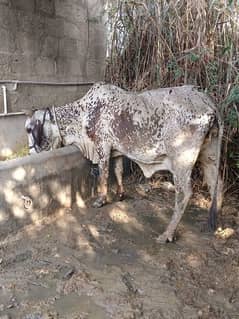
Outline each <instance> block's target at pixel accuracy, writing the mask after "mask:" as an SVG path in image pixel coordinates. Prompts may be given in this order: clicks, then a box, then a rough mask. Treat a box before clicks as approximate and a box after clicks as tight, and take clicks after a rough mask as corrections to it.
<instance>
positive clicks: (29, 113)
mask: <svg viewBox="0 0 239 319" xmlns="http://www.w3.org/2000/svg"><path fill="white" fill-rule="evenodd" d="M22 112H23V113H24V114H25V115H26V116H28V117H32V115H33V113H34V110H27V109H22Z"/></svg>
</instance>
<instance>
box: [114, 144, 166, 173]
mask: <svg viewBox="0 0 239 319" xmlns="http://www.w3.org/2000/svg"><path fill="white" fill-rule="evenodd" d="M119 154H121V155H125V156H126V157H128V158H129V159H131V160H132V161H134V162H135V163H137V164H138V165H139V167H140V168H141V169H142V171H143V173H144V175H145V177H151V176H152V175H153V174H154V173H155V172H157V171H160V170H168V171H171V172H172V164H171V161H170V159H169V158H168V157H167V155H166V150H165V147H164V144H160V143H158V144H156V146H154V147H149V146H148V145H140V146H138V147H137V146H135V145H131V146H125V145H120V146H118V147H117V149H115V150H114V151H113V156H117V155H119Z"/></svg>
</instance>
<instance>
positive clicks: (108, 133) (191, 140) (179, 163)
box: [25, 83, 222, 242]
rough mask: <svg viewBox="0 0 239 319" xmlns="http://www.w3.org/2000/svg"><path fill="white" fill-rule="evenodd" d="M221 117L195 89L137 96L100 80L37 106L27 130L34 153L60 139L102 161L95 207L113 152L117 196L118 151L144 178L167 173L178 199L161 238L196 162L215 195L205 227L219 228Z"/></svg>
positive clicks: (167, 237) (178, 212) (167, 235)
mask: <svg viewBox="0 0 239 319" xmlns="http://www.w3.org/2000/svg"><path fill="white" fill-rule="evenodd" d="M219 122H220V120H219V118H218V115H217V110H216V107H215V105H214V104H213V103H212V101H211V100H210V98H209V97H208V96H207V95H205V94H204V93H201V92H199V91H198V90H196V89H195V88H194V87H193V86H181V87H173V88H162V89H155V90H150V91H144V92H142V93H135V92H128V91H125V90H122V89H120V88H118V87H116V86H114V85H111V84H104V83H97V84H95V85H94V86H93V87H92V88H91V89H90V90H89V92H88V93H87V94H86V95H85V96H84V97H83V98H81V99H79V100H77V101H75V102H73V103H70V104H66V105H64V106H60V107H53V108H51V109H46V110H38V111H35V112H34V114H33V115H32V116H31V117H30V116H29V118H28V119H27V120H26V124H25V127H26V130H27V133H28V138H29V146H30V152H31V153H34V152H40V151H43V150H46V149H50V148H51V149H52V148H57V147H59V145H60V144H61V143H63V145H67V144H75V145H77V146H78V147H79V149H80V150H81V151H82V152H83V154H84V155H85V156H86V157H87V158H88V159H90V160H91V161H92V162H93V163H97V164H98V165H99V171H100V189H101V192H100V194H99V197H98V199H97V200H96V202H95V203H94V205H95V206H96V207H100V206H102V205H104V204H105V203H106V197H107V181H108V175H109V160H110V157H111V156H113V157H117V160H116V169H115V172H116V178H117V182H118V189H119V193H120V194H121V195H122V194H123V192H124V190H123V185H122V170H123V167H122V157H121V155H125V156H127V157H128V158H129V159H131V160H133V161H134V162H136V163H137V164H138V165H139V166H140V167H141V169H142V171H143V173H144V175H145V176H146V177H150V176H152V175H153V174H154V173H155V172H156V171H159V170H168V171H170V172H171V173H172V174H173V178H174V184H175V190H176V195H175V197H176V198H175V209H174V213H173V216H172V219H171V221H170V223H169V225H168V227H167V229H166V231H165V232H164V233H163V234H162V235H161V236H159V241H160V242H166V241H172V240H173V236H174V232H175V230H176V227H177V225H178V223H179V221H180V219H181V217H182V215H183V213H184V210H185V208H186V206H187V203H188V201H189V198H190V196H191V193H192V189H191V173H192V169H193V167H194V164H195V162H196V160H197V159H199V160H200V162H201V164H202V168H203V171H204V177H205V181H206V182H207V184H208V186H209V190H210V194H211V197H212V207H211V210H210V215H209V226H210V228H211V229H215V227H216V212H217V210H218V209H220V207H221V195H222V182H221V178H220V176H219V174H218V168H219V160H220V146H221V138H222V129H220V130H218V128H217V126H218V123H219ZM219 124H220V123H219ZM218 132H219V133H220V134H218ZM218 135H219V137H218Z"/></svg>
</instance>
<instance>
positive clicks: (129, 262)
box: [0, 185, 239, 319]
mask: <svg viewBox="0 0 239 319" xmlns="http://www.w3.org/2000/svg"><path fill="white" fill-rule="evenodd" d="M127 188H128V194H129V196H128V198H126V199H125V200H124V201H122V202H115V201H112V202H111V203H109V204H108V205H107V206H105V207H103V208H100V209H93V208H91V205H90V204H91V203H90V202H88V203H85V206H84V205H82V206H81V207H77V206H75V207H73V208H72V209H65V210H64V211H63V210H61V212H60V213H59V214H57V215H55V216H48V217H45V218H43V219H42V220H41V221H39V222H38V223H36V224H35V225H34V226H33V225H28V226H26V227H24V228H23V229H22V230H21V231H19V232H17V233H16V234H14V235H9V236H7V237H6V238H5V239H3V240H2V241H1V242H0V318H1V316H2V318H13V319H14V318H24V319H41V318H42V319H46V318H48V319H49V318H52V319H54V318H67V319H70V318H75V319H101V318H102V319H108V318H114V319H134V318H145V319H161V318H162V319H174V318H175V319H178V318H179V319H180V318H182V319H183V318H186V319H187V318H208V319H209V318H210V319H213V318H215V319H220V318H223V319H224V318H239V316H238V313H239V304H238V298H239V289H238V287H239V257H238V256H239V245H238V243H239V242H238V236H237V235H236V234H235V235H234V236H232V237H230V238H229V239H218V238H216V237H215V236H214V235H212V234H207V233H202V232H200V225H201V223H203V222H205V221H206V219H207V211H206V206H207V202H206V201H204V200H203V198H194V199H193V200H192V202H191V205H190V207H189V208H188V209H187V211H186V213H185V215H184V217H183V221H182V222H181V224H180V226H179V229H178V233H177V237H178V238H177V241H176V242H175V243H173V244H167V245H159V244H157V243H156V241H155V238H156V237H157V235H158V234H159V233H161V232H162V231H163V230H164V229H165V227H166V224H167V223H168V221H169V219H170V217H171V213H172V207H173V204H174V193H173V192H168V191H164V190H163V189H162V188H156V189H151V190H150V191H149V192H147V193H144V192H142V191H138V190H137V187H136V189H135V187H134V186H133V185H128V187H127ZM202 204H203V205H202ZM232 214H233V216H234V217H235V218H232V217H231V216H232ZM226 218H227V219H228V221H229V224H230V223H232V220H233V221H234V225H233V227H234V228H235V229H236V228H238V207H233V206H231V214H230V216H229V215H228V216H227V217H226ZM4 315H5V316H6V317H4Z"/></svg>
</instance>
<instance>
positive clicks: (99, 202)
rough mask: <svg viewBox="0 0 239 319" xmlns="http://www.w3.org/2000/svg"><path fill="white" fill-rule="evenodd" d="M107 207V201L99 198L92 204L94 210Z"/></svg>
mask: <svg viewBox="0 0 239 319" xmlns="http://www.w3.org/2000/svg"><path fill="white" fill-rule="evenodd" d="M104 205H105V201H104V200H103V199H102V198H97V199H96V200H95V201H94V203H93V204H92V206H93V207H94V208H100V207H102V206H104Z"/></svg>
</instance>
